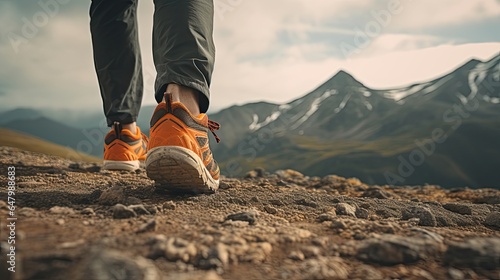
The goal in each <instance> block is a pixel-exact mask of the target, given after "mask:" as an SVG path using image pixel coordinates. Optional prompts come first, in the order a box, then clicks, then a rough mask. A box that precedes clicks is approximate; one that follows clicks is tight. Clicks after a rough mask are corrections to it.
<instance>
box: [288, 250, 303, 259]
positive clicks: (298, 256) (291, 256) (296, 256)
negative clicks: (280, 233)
mask: <svg viewBox="0 0 500 280" xmlns="http://www.w3.org/2000/svg"><path fill="white" fill-rule="evenodd" d="M288 258H289V259H291V260H294V261H303V260H305V258H306V256H304V253H302V251H299V250H294V251H291V252H290V254H288Z"/></svg>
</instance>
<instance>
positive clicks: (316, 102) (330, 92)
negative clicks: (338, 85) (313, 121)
mask: <svg viewBox="0 0 500 280" xmlns="http://www.w3.org/2000/svg"><path fill="white" fill-rule="evenodd" d="M334 94H337V90H335V89H333V90H327V91H326V92H325V93H323V94H322V95H321V96H320V97H318V98H316V99H314V100H313V102H312V103H311V107H310V108H309V110H308V111H307V112H306V113H305V114H304V115H303V116H302V117H301V118H300V119H298V120H297V121H296V122H295V123H294V124H293V125H292V126H291V127H290V129H292V130H293V129H296V128H298V127H299V126H300V125H301V124H303V123H304V122H305V121H307V120H308V119H309V118H310V117H311V116H312V115H313V114H314V113H316V111H317V110H318V108H319V106H320V105H321V102H323V101H324V100H325V99H327V98H328V97H330V96H332V95H334Z"/></svg>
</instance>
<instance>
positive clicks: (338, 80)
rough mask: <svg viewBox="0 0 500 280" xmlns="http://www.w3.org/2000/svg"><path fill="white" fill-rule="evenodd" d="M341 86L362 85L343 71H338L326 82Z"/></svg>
mask: <svg viewBox="0 0 500 280" xmlns="http://www.w3.org/2000/svg"><path fill="white" fill-rule="evenodd" d="M331 83H334V84H337V85H338V84H343V85H348V86H362V84H361V83H360V82H359V81H358V80H356V78H354V77H353V76H352V75H351V74H349V73H347V72H346V71H344V70H340V71H339V72H337V74H335V75H334V76H333V77H332V78H331V79H330V80H329V81H328V82H327V84H331Z"/></svg>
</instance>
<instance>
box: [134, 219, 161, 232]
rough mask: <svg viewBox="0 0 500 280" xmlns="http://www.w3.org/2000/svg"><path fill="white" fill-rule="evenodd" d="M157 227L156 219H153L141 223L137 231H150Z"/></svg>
mask: <svg viewBox="0 0 500 280" xmlns="http://www.w3.org/2000/svg"><path fill="white" fill-rule="evenodd" d="M156 227H157V223H156V219H151V220H149V221H148V222H146V223H145V224H143V225H141V226H140V227H139V229H138V230H137V231H136V232H137V233H143V232H149V231H156Z"/></svg>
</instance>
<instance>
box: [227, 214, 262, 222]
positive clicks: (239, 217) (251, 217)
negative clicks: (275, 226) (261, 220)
mask: <svg viewBox="0 0 500 280" xmlns="http://www.w3.org/2000/svg"><path fill="white" fill-rule="evenodd" d="M258 216H259V214H258V213H257V212H256V211H248V212H241V213H236V214H231V215H228V216H227V217H226V219H225V220H226V221H227V220H232V221H245V222H248V224H250V225H254V224H255V222H256V220H257V217H258Z"/></svg>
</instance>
